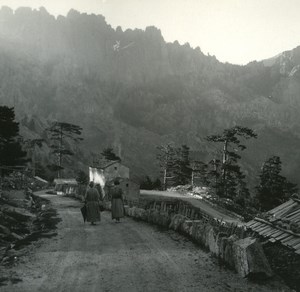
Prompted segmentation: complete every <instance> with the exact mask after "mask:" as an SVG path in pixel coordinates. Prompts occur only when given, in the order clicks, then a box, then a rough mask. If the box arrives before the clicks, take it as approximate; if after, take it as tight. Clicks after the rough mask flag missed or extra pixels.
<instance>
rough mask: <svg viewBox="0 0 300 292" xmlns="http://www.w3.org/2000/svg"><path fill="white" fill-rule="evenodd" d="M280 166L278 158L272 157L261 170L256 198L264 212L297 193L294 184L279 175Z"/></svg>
mask: <svg viewBox="0 0 300 292" xmlns="http://www.w3.org/2000/svg"><path fill="white" fill-rule="evenodd" d="M281 164H282V163H281V160H280V157H279V156H272V157H270V158H269V159H267V160H266V161H265V162H264V164H263V167H262V169H261V173H260V175H259V178H260V182H259V185H258V186H257V187H256V198H257V199H258V202H259V207H260V208H261V209H262V210H264V211H267V210H270V209H272V208H274V207H276V206H278V205H280V204H282V203H283V202H284V201H286V200H288V199H289V198H291V196H292V195H293V194H294V193H296V192H297V191H298V188H297V186H296V185H295V184H293V183H291V182H289V181H288V180H287V178H285V177H284V176H282V175H281Z"/></svg>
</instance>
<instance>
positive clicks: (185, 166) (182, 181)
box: [174, 145, 192, 185]
mask: <svg viewBox="0 0 300 292" xmlns="http://www.w3.org/2000/svg"><path fill="white" fill-rule="evenodd" d="M189 155H190V148H189V147H188V146H186V145H182V146H181V147H180V148H176V158H175V161H174V162H175V164H174V181H175V183H176V185H186V184H189V183H191V175H192V168H191V166H190V158H189Z"/></svg>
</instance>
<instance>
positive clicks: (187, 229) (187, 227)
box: [181, 220, 193, 236]
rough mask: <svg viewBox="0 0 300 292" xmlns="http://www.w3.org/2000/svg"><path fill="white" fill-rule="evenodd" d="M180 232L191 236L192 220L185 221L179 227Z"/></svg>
mask: <svg viewBox="0 0 300 292" xmlns="http://www.w3.org/2000/svg"><path fill="white" fill-rule="evenodd" d="M181 231H182V232H183V233H184V234H186V235H188V236H192V232H193V221H192V220H185V221H184V222H183V223H182V225H181Z"/></svg>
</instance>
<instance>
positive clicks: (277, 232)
mask: <svg viewBox="0 0 300 292" xmlns="http://www.w3.org/2000/svg"><path fill="white" fill-rule="evenodd" d="M276 230H277V231H276V232H274V233H273V234H271V236H272V237H274V238H275V237H277V236H279V235H280V234H282V231H281V230H278V229H276Z"/></svg>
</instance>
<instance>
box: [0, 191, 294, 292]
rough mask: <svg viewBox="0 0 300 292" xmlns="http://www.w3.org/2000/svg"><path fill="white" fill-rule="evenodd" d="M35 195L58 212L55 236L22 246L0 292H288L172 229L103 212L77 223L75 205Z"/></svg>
mask: <svg viewBox="0 0 300 292" xmlns="http://www.w3.org/2000/svg"><path fill="white" fill-rule="evenodd" d="M39 195H40V196H43V197H46V198H48V199H49V200H50V201H51V204H52V205H53V206H54V207H55V208H57V210H58V214H59V216H60V217H61V219H62V221H61V222H60V223H59V224H58V230H57V231H58V234H57V236H56V237H53V238H51V239H40V240H39V241H38V242H36V243H34V244H31V245H30V246H28V247H26V248H25V252H26V254H25V255H23V256H22V257H21V258H20V259H19V260H18V262H17V263H16V265H15V266H13V267H11V268H10V269H9V270H7V271H6V273H10V275H12V276H13V278H14V279H20V281H19V282H18V281H14V282H16V283H15V284H12V283H11V282H10V283H9V284H8V285H7V286H2V287H0V291H3V292H7V291H9V292H12V291H22V292H26V291H30V292H32V291H55V292H59V291H72V292H76V291H80V292H82V291H103V292H109V291H112V292H114V291H116V292H122V291H124V292H125V291H126V292H136V291H140V292H142V291H143V292H144V291H149V292H150V291H151V292H153V291H154V292H155V291H159V292H160V291H170V292H177V291H178V292H179V291H180V292H184V291H195V292H196V291H197V292H199V291H202V292H203V291H204V292H205V291H220V292H221V291H222V292H224V291H253V292H254V291H255V292H257V291H273V292H274V291H289V290H282V289H277V288H276V287H278V286H277V285H278V283H277V282H274V283H273V282H272V283H268V284H267V285H258V284H255V283H252V282H248V281H247V280H245V279H242V278H240V277H239V276H238V275H236V274H235V273H234V272H232V271H230V270H226V269H225V268H222V267H220V266H218V265H217V262H216V260H214V259H213V258H211V257H210V255H209V254H208V253H206V252H204V251H202V250H201V249H200V248H199V247H198V246H196V245H194V244H193V243H191V242H189V241H188V240H187V239H186V238H184V237H182V236H181V235H179V234H177V233H175V232H173V231H162V230H160V229H158V228H157V227H155V226H152V225H149V224H145V223H142V222H136V221H134V220H132V219H130V218H125V219H124V220H123V221H122V222H121V223H119V224H118V223H114V222H112V220H111V219H110V213H109V212H102V221H101V223H99V224H98V225H96V226H91V225H90V224H87V223H86V224H84V223H83V222H82V217H81V214H80V210H79V207H80V205H81V204H80V203H79V202H77V201H74V200H73V199H71V198H67V197H62V196H53V195H46V194H43V193H40V194H39Z"/></svg>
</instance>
